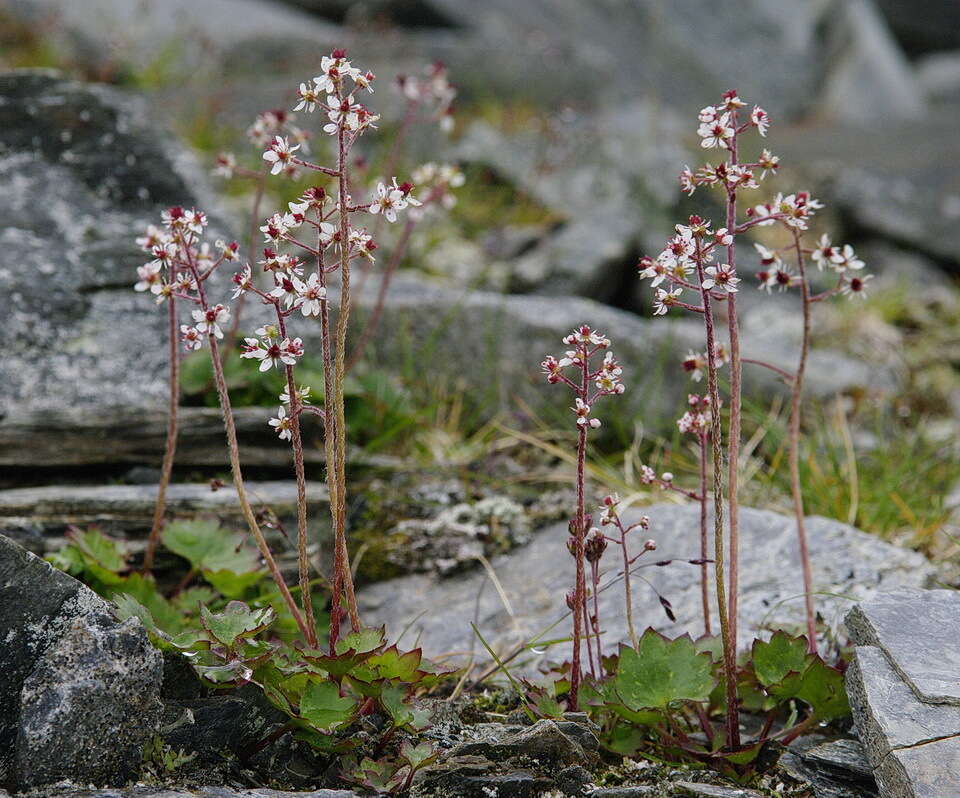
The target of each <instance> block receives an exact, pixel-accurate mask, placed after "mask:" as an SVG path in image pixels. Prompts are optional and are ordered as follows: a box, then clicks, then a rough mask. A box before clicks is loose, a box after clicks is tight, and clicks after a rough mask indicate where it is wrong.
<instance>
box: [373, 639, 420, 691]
mask: <svg viewBox="0 0 960 798" xmlns="http://www.w3.org/2000/svg"><path fill="white" fill-rule="evenodd" d="M421 659H423V656H422V653H421V651H420V649H419V648H415V649H414V650H413V651H408V652H406V653H405V654H401V653H400V650H399V649H398V648H397V647H396V646H395V645H394V646H390V648H387V649H384V650H383V651H382V652H381V653H379V654H376V655H374V656H372V657H370V659H368V660H367V663H366V664H367V665H368V666H369V667H370V668H373V669H374V670H375V671H377V673H378V674H379V676H380V678H382V679H396V680H398V681H401V682H411V681H417V680H416V679H414V676H415V675H416V674H417V669H418V668H419V667H420V660H421Z"/></svg>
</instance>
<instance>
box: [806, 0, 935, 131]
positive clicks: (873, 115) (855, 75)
mask: <svg viewBox="0 0 960 798" xmlns="http://www.w3.org/2000/svg"><path fill="white" fill-rule="evenodd" d="M828 14H829V16H830V25H829V27H828V36H827V48H826V49H827V53H828V56H827V57H828V58H831V59H832V61H833V63H832V64H831V67H830V68H829V69H828V71H827V79H826V85H825V86H824V88H823V94H822V97H821V108H822V109H823V110H824V111H826V113H828V114H830V115H832V116H833V117H834V118H836V119H843V120H848V121H852V122H868V123H869V122H872V121H877V120H887V119H890V118H901V119H918V118H919V117H920V116H921V115H922V114H923V112H924V110H925V106H926V104H925V102H924V95H923V91H922V89H921V87H920V84H919V82H918V81H917V78H916V75H915V74H914V71H913V69H912V67H911V66H910V64H909V63H908V62H907V59H906V56H904V54H903V52H902V51H901V50H900V47H899V46H898V45H897V43H896V41H894V38H893V36H892V35H891V33H890V31H889V29H888V28H887V26H886V24H885V22H884V20H883V17H882V16H881V15H880V13H879V12H878V11H877V9H876V7H875V6H874V5H873V3H872V1H871V0H842V2H834V3H833V4H832V8H831V9H830V11H829V12H828Z"/></svg>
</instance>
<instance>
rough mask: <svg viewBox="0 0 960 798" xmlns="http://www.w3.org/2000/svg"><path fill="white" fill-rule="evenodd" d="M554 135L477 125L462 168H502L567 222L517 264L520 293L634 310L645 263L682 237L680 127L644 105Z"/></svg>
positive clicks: (562, 125)
mask: <svg viewBox="0 0 960 798" xmlns="http://www.w3.org/2000/svg"><path fill="white" fill-rule="evenodd" d="M544 125H545V126H546V127H547V128H548V129H547V130H546V131H543V130H539V129H530V130H526V131H522V132H513V133H510V134H505V133H502V132H500V131H498V130H495V129H494V128H493V127H491V126H490V125H488V124H486V123H482V122H477V123H474V124H473V125H472V126H471V127H470V129H469V130H468V131H467V133H466V134H465V136H464V138H463V140H462V141H460V142H459V144H458V145H457V150H456V152H457V155H458V157H459V158H460V159H463V160H466V161H478V162H481V163H483V164H486V165H488V166H490V167H493V168H494V169H495V170H496V172H497V173H498V174H500V175H502V176H504V177H505V178H507V179H509V180H511V181H513V182H514V183H516V184H517V186H518V187H519V188H521V189H522V190H523V191H524V192H526V193H527V194H528V195H530V196H532V197H533V198H535V199H536V200H537V201H539V202H540V203H542V204H543V205H544V206H545V207H546V208H549V209H550V210H551V211H552V212H553V213H554V214H555V215H556V216H558V217H559V218H561V219H562V220H563V223H562V224H560V225H558V226H556V228H555V230H554V231H553V232H552V233H549V234H548V235H546V236H544V237H543V238H542V239H541V240H540V241H539V242H538V243H536V244H535V245H534V246H533V247H531V248H529V250H528V251H524V252H523V253H522V254H520V255H519V256H518V257H517V258H516V259H515V261H514V262H513V264H511V273H510V274H511V288H512V289H513V290H515V291H529V290H536V291H537V292H538V293H545V294H552V295H562V294H577V295H583V296H589V297H592V298H594V299H599V300H602V301H607V302H610V301H615V302H616V303H617V304H619V305H621V306H623V305H625V304H629V302H630V295H631V294H636V293H638V292H639V290H640V288H641V283H640V281H639V280H637V279H636V259H637V256H638V253H639V252H645V251H659V250H660V249H661V248H662V246H663V241H664V240H666V238H667V237H669V233H670V232H671V230H672V224H671V221H670V219H669V217H668V215H667V212H666V209H667V207H669V206H671V205H673V204H675V203H676V201H677V196H678V189H677V183H676V175H677V172H678V170H679V168H680V164H682V163H683V161H684V160H685V157H684V152H683V149H682V148H681V147H680V146H679V145H678V141H679V140H680V135H681V130H680V126H679V124H678V122H677V120H676V118H675V117H674V115H673V114H672V113H671V112H669V111H666V110H664V109H663V108H662V107H660V106H658V105H656V104H655V103H652V102H646V101H639V100H636V101H634V102H633V103H631V104H629V105H624V106H618V107H617V108H616V109H615V110H611V111H604V112H601V113H590V114H576V113H574V112H573V111H570V112H568V113H566V114H561V115H559V116H556V117H551V118H550V119H549V120H548V121H546V122H545V123H544ZM545 137H546V139H547V140H548V141H549V145H548V146H544V138H545ZM625 286H626V288H625Z"/></svg>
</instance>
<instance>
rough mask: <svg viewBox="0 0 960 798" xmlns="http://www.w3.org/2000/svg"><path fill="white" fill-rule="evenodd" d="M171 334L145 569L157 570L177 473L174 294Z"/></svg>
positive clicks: (177, 358)
mask: <svg viewBox="0 0 960 798" xmlns="http://www.w3.org/2000/svg"><path fill="white" fill-rule="evenodd" d="M167 337H168V345H169V353H168V357H169V359H170V363H169V368H170V394H169V396H170V404H169V407H168V410H167V441H166V446H165V448H164V451H163V465H162V466H161V467H160V484H159V485H157V503H156V504H155V505H154V508H153V523H152V524H151V526H150V537H149V538H148V539H147V550H146V552H145V553H144V555H143V572H144V573H150V571H151V570H153V560H154V557H155V556H156V553H157V545H158V544H159V543H160V531H161V530H162V529H163V516H164V513H165V512H166V509H167V486H168V485H169V484H170V475H171V474H172V473H173V460H174V457H175V455H176V451H177V421H178V419H177V413H178V409H179V405H180V347H179V346H178V345H177V307H176V299H175V298H174V297H173V296H169V297H167Z"/></svg>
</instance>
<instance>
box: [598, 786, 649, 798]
mask: <svg viewBox="0 0 960 798" xmlns="http://www.w3.org/2000/svg"><path fill="white" fill-rule="evenodd" d="M658 793H659V790H658V789H657V788H656V787H643V786H641V787H601V788H600V789H599V790H594V791H593V792H591V793H590V798H647V796H656V795H657V794H658Z"/></svg>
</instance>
